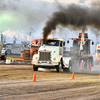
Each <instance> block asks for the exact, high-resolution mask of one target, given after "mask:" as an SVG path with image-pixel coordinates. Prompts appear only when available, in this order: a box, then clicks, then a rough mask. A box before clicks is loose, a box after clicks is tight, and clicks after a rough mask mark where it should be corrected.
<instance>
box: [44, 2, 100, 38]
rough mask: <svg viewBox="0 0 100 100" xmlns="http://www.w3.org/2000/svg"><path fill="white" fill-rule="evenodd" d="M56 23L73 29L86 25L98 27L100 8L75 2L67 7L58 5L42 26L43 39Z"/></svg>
mask: <svg viewBox="0 0 100 100" xmlns="http://www.w3.org/2000/svg"><path fill="white" fill-rule="evenodd" d="M57 25H62V26H64V27H67V26H70V27H71V28H72V29H74V30H75V29H81V28H82V27H86V26H92V27H94V28H96V29H100V9H99V8H98V7H94V6H93V7H92V6H91V7H87V6H82V5H76V4H71V5H68V6H67V7H62V6H60V7H59V10H58V11H56V12H54V13H53V14H52V16H51V18H49V19H48V21H47V22H46V25H45V27H44V28H43V38H44V40H46V39H47V37H48V35H49V34H50V33H51V31H52V30H55V29H56V27H57Z"/></svg>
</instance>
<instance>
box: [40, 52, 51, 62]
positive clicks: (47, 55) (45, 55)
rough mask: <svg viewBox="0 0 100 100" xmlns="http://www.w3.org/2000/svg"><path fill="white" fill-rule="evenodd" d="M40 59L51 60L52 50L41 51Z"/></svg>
mask: <svg viewBox="0 0 100 100" xmlns="http://www.w3.org/2000/svg"><path fill="white" fill-rule="evenodd" d="M39 60H40V61H50V52H39Z"/></svg>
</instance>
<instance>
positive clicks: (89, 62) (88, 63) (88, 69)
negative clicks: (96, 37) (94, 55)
mask: <svg viewBox="0 0 100 100" xmlns="http://www.w3.org/2000/svg"><path fill="white" fill-rule="evenodd" d="M91 68H92V62H91V60H87V71H91Z"/></svg>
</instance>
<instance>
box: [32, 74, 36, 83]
mask: <svg viewBox="0 0 100 100" xmlns="http://www.w3.org/2000/svg"><path fill="white" fill-rule="evenodd" d="M32 82H36V73H34V76H33V81H32Z"/></svg>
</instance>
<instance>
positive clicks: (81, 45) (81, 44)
mask: <svg viewBox="0 0 100 100" xmlns="http://www.w3.org/2000/svg"><path fill="white" fill-rule="evenodd" d="M84 33H85V28H83V29H82V36H81V43H80V50H83V42H84Z"/></svg>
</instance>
